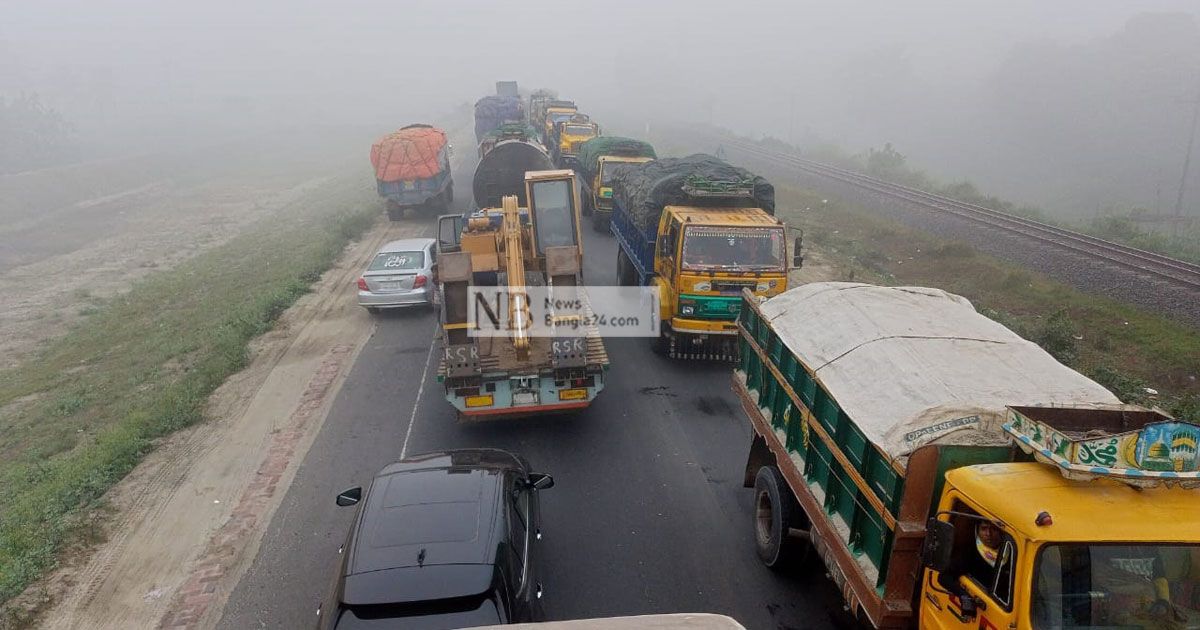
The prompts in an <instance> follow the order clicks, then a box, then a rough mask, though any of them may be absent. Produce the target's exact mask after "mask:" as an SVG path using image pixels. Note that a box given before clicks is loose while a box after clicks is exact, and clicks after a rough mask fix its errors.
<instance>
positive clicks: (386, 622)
mask: <svg viewBox="0 0 1200 630" xmlns="http://www.w3.org/2000/svg"><path fill="white" fill-rule="evenodd" d="M506 621H507V620H506V619H503V618H501V616H500V610H499V608H497V607H496V603H495V602H493V601H492V600H491V599H489V598H486V597H480V598H463V600H438V601H434V602H428V603H425V604H405V605H400V606H389V605H382V606H354V607H351V608H344V609H342V610H341V611H339V613H338V619H337V624H335V625H334V628H335V629H336V630H382V629H384V628H389V629H391V628H395V629H403V630H440V629H442V628H471V627H475V626H493V625H500V624H503V623H505V622H506Z"/></svg>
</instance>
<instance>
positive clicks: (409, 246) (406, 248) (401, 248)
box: [379, 238, 434, 254]
mask: <svg viewBox="0 0 1200 630" xmlns="http://www.w3.org/2000/svg"><path fill="white" fill-rule="evenodd" d="M433 244H434V240H433V239H431V238H402V239H399V240H396V241H392V242H390V243H387V244H386V245H384V246H383V247H380V248H379V253H380V254H387V253H391V252H415V251H419V250H422V249H426V248H428V247H431V246H432V245H433Z"/></svg>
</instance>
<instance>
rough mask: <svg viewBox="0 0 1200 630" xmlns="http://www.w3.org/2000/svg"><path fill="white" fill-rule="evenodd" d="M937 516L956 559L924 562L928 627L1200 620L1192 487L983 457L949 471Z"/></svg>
mask: <svg viewBox="0 0 1200 630" xmlns="http://www.w3.org/2000/svg"><path fill="white" fill-rule="evenodd" d="M937 518H938V519H939V521H941V522H944V523H947V524H948V529H947V531H951V532H952V533H953V535H952V536H949V537H948V540H949V543H950V546H951V547H950V548H951V555H952V557H953V558H954V560H952V561H951V562H950V563H949V564H948V565H947V566H946V567H944V568H945V570H944V571H937V570H936V569H934V568H928V569H926V576H925V579H924V580H923V581H922V584H923V585H924V588H923V591H924V594H923V597H922V598H921V601H920V602H919V605H920V619H921V627H922V628H945V629H951V628H955V629H957V628H972V629H974V628H1034V629H1037V630H1050V629H1051V628H1064V627H1090V628H1097V627H1105V628H1180V629H1182V628H1200V492H1198V491H1197V490H1195V489H1188V488H1180V487H1174V488H1170V487H1151V488H1138V487H1136V486H1132V485H1129V484H1127V483H1124V482H1121V481H1117V480H1114V479H1106V478H1099V479H1092V480H1071V479H1067V478H1065V477H1063V476H1062V475H1061V474H1059V472H1058V471H1056V470H1055V469H1054V468H1052V467H1050V466H1047V465H1045V464H1041V463H1037V462H1022V463H998V464H980V465H976V466H969V467H965V468H958V469H954V470H951V471H949V472H948V473H946V489H945V492H944V493H943V495H942V499H941V504H940V505H939V506H938V517H937ZM982 522H988V523H992V524H994V526H995V528H996V530H998V534H996V535H995V536H996V538H995V540H996V543H995V544H994V545H984V544H983V542H982V541H981V540H980V536H979V534H978V533H977V530H978V529H979V524H980V523H982ZM985 556H987V557H988V558H987V559H985ZM964 602H965V606H964Z"/></svg>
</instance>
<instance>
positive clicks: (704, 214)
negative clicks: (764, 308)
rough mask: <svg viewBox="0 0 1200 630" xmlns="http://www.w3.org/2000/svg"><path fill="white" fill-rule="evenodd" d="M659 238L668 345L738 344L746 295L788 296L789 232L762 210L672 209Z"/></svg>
mask: <svg viewBox="0 0 1200 630" xmlns="http://www.w3.org/2000/svg"><path fill="white" fill-rule="evenodd" d="M658 234H659V241H658V251H657V252H656V254H655V256H654V272H655V277H654V279H653V284H654V285H655V286H657V287H658V289H659V299H660V306H659V308H660V319H661V320H662V321H663V322H665V323H667V324H668V325H669V327H670V331H671V335H670V338H669V339H666V340H664V342H665V343H668V344H670V343H672V341H671V340H674V339H675V338H676V337H678V336H679V335H689V336H700V337H708V336H719V337H725V338H728V340H729V341H730V343H736V336H737V315H738V312H739V311H740V309H741V303H742V289H749V290H750V291H751V292H752V293H753V294H754V295H755V296H762V297H764V298H767V297H771V296H773V295H777V294H779V293H782V292H783V291H785V290H786V289H787V272H788V264H787V248H786V242H787V239H786V233H785V226H784V224H783V222H782V221H780V220H778V219H776V218H775V217H773V216H771V215H769V214H767V213H766V212H764V211H763V210H762V209H760V208H704V207H689V206H667V207H666V208H664V209H663V213H662V218H661V219H660V222H659V227H658ZM677 343H678V342H676V344H677ZM666 350H667V352H668V353H669V354H675V353H678V352H683V353H685V354H687V353H690V352H691V351H690V349H687V348H679V347H678V345H677V346H676V347H675V348H670V347H668V348H667V349H666Z"/></svg>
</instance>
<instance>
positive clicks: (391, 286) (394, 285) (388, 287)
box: [379, 281, 400, 291]
mask: <svg viewBox="0 0 1200 630" xmlns="http://www.w3.org/2000/svg"><path fill="white" fill-rule="evenodd" d="M399 288H400V282H399V281H396V282H380V283H379V290H380V291H395V290H397V289H399Z"/></svg>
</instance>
